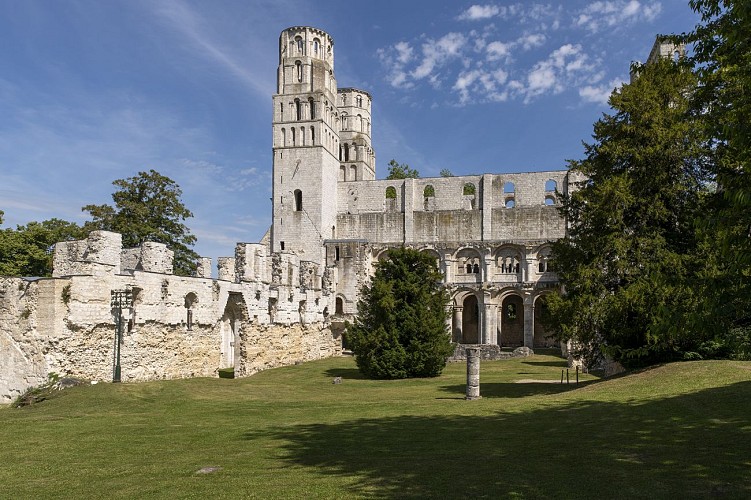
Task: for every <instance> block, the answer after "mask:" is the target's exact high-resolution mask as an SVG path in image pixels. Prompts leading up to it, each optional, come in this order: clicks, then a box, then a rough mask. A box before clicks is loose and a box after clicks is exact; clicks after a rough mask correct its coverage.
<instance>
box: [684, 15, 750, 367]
mask: <svg viewBox="0 0 751 500" xmlns="http://www.w3.org/2000/svg"><path fill="white" fill-rule="evenodd" d="M690 4H691V7H692V8H693V9H694V10H695V11H697V12H698V13H699V14H700V15H701V18H702V23H701V24H700V25H699V26H697V27H696V29H695V30H694V31H693V32H692V33H690V34H688V35H687V36H685V37H684V40H685V41H687V42H690V43H691V42H692V43H694V58H693V59H694V62H695V64H696V67H697V68H698V73H699V77H700V82H701V85H700V87H699V90H698V91H697V92H696V93H695V94H694V105H695V108H696V109H697V110H701V112H702V113H703V115H704V116H705V117H706V120H705V122H704V123H705V125H706V127H707V134H708V135H709V136H710V137H711V138H712V141H713V142H712V146H713V150H712V154H713V160H714V161H713V169H714V173H715V175H716V179H717V185H718V196H717V199H716V200H715V205H714V206H713V210H712V212H710V213H708V214H707V217H706V219H705V221H704V224H702V225H701V226H700V228H701V231H702V233H703V235H704V236H705V238H706V240H707V245H706V246H707V248H708V253H709V254H710V258H711V259H712V260H713V262H715V263H716V267H717V271H716V272H715V273H713V274H712V275H709V276H707V277H706V278H707V279H706V280H705V281H704V282H702V285H703V287H704V292H705V293H704V297H705V301H704V306H705V307H704V310H706V311H707V312H714V315H713V316H711V318H712V319H713V321H708V322H706V323H707V327H708V328H711V327H714V328H715V330H716V331H717V330H719V334H720V336H721V334H722V333H723V331H727V330H730V331H731V337H732V336H733V335H735V336H736V337H737V334H738V333H741V334H742V335H741V336H742V337H745V340H743V341H744V342H745V343H746V347H745V350H746V355H751V352H749V351H751V6H750V5H749V2H748V1H746V0H744V1H740V0H692V1H691V2H690ZM733 332H735V333H733ZM743 332H745V333H743ZM725 340H730V341H731V343H732V341H733V339H732V338H729V339H724V340H723V339H722V338H718V343H719V344H724V343H726V342H725Z"/></svg>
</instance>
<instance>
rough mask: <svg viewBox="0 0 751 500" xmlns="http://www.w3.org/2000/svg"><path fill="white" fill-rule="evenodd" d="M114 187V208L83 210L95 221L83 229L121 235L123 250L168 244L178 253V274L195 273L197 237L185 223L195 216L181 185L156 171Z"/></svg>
mask: <svg viewBox="0 0 751 500" xmlns="http://www.w3.org/2000/svg"><path fill="white" fill-rule="evenodd" d="M112 184H113V185H115V186H116V187H117V188H118V190H117V191H115V192H114V193H113V194H112V200H113V201H114V202H115V206H114V207H113V206H111V205H86V206H85V207H83V208H82V209H81V210H83V211H86V212H89V213H90V214H91V216H92V218H93V220H92V221H90V222H87V223H86V224H85V225H84V229H85V230H86V231H93V230H96V229H103V230H106V231H114V232H117V233H121V234H122V235H123V246H124V247H136V246H138V245H141V244H142V243H143V242H145V241H154V242H157V243H165V244H166V245H167V246H168V247H169V248H170V249H171V250H172V251H174V252H175V262H174V269H175V274H180V275H186V276H188V275H191V274H193V273H194V272H195V268H196V261H197V259H198V254H196V253H195V252H194V251H193V249H192V246H193V244H195V242H196V237H195V236H194V235H192V234H190V229H189V228H188V227H187V226H186V225H185V224H184V223H183V221H185V220H186V219H188V218H190V217H193V214H192V213H191V211H190V210H188V209H187V208H186V207H185V205H183V202H182V200H181V199H180V196H182V190H181V189H180V186H178V185H177V183H175V181H173V180H172V179H170V178H169V177H166V176H164V175H161V174H160V173H159V172H157V171H155V170H149V171H148V172H139V173H138V175H136V176H134V177H129V178H127V179H118V180H116V181H114V182H113V183H112Z"/></svg>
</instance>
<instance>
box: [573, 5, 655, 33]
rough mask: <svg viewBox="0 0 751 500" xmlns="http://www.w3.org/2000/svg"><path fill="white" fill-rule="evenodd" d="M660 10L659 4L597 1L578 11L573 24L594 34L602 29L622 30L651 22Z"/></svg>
mask: <svg viewBox="0 0 751 500" xmlns="http://www.w3.org/2000/svg"><path fill="white" fill-rule="evenodd" d="M661 10H662V5H661V4H660V3H659V2H644V3H642V2H639V0H612V1H597V2H593V3H591V4H589V5H587V6H586V7H585V8H583V9H582V10H581V11H579V12H578V14H577V15H576V17H575V19H574V24H575V25H576V26H579V27H582V28H584V29H586V30H587V31H589V32H591V33H596V32H598V31H601V30H603V29H618V28H622V27H624V26H628V25H630V24H633V23H635V22H638V21H652V20H654V19H655V18H656V17H657V16H658V15H659V13H660V11H661Z"/></svg>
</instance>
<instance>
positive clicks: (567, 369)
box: [566, 368, 569, 384]
mask: <svg viewBox="0 0 751 500" xmlns="http://www.w3.org/2000/svg"><path fill="white" fill-rule="evenodd" d="M568 383H569V382H568V368H566V384H568Z"/></svg>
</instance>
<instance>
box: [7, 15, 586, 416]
mask: <svg viewBox="0 0 751 500" xmlns="http://www.w3.org/2000/svg"><path fill="white" fill-rule="evenodd" d="M277 82H278V84H277V93H276V94H275V95H274V96H273V221H272V224H271V228H270V230H269V232H268V233H267V235H266V236H265V237H264V238H263V240H262V241H261V242H259V243H238V244H237V246H236V247H235V251H234V257H226V258H220V259H219V262H218V263H217V266H218V277H217V278H216V279H212V277H211V262H210V259H202V261H201V262H200V263H199V267H198V272H197V275H196V276H195V277H180V276H176V275H174V274H172V252H171V251H170V250H169V249H168V248H166V246H165V245H162V244H158V243H145V244H144V245H143V246H141V247H139V248H135V249H123V248H122V242H121V237H120V235H119V234H115V233H110V232H105V231H98V232H93V233H91V234H90V235H89V237H88V238H87V239H85V240H82V241H74V242H63V243H59V244H57V245H56V246H55V255H54V275H53V277H52V278H42V279H29V278H10V277H6V278H0V360H2V362H1V363H0V400H2V401H3V402H5V403H7V402H10V401H11V400H12V398H14V397H16V396H17V395H19V394H20V393H21V392H22V391H24V390H25V389H26V388H28V387H29V386H33V385H38V384H40V383H42V382H44V381H45V380H46V378H47V374H48V373H50V372H55V373H58V374H61V375H69V376H74V377H80V378H84V379H90V380H103V381H106V380H112V377H113V366H114V352H115V348H116V347H117V346H116V345H115V344H116V342H117V340H116V339H117V337H116V335H115V330H116V325H115V315H114V314H113V310H114V309H113V303H114V302H113V298H115V297H118V296H119V295H118V294H122V293H127V296H128V300H127V303H126V304H125V309H124V310H123V320H124V322H123V336H122V342H121V343H120V344H119V347H120V354H121V365H122V380H123V381H141V380H152V379H164V378H180V377H198V376H202V377H211V376H217V373H218V370H219V369H220V368H224V367H234V370H235V375H236V376H247V375H251V374H253V373H255V372H258V371H260V370H263V369H267V368H271V367H275V366H282V365H288V364H294V363H296V362H302V361H307V360H314V359H319V358H323V357H328V356H336V355H339V354H341V350H342V325H343V321H344V319H345V318H351V316H352V315H353V314H355V313H356V305H357V299H358V291H359V289H360V287H361V286H362V285H363V283H364V282H366V280H368V279H369V276H370V275H371V273H372V271H373V266H374V263H375V262H377V261H378V259H380V258H382V256H383V255H384V252H385V251H386V250H387V249H388V248H391V247H395V246H401V245H406V246H410V247H413V248H416V249H419V250H420V251H423V252H426V253H429V254H430V255H432V256H433V257H434V258H435V260H436V262H437V264H438V266H439V269H440V270H441V272H442V274H443V276H444V282H445V286H446V287H447V288H448V289H449V291H450V295H451V299H452V300H451V303H450V304H449V305H447V307H450V308H451V312H452V314H451V315H450V317H451V319H450V321H451V324H450V325H447V332H450V335H451V336H452V340H453V341H454V342H456V343H459V344H483V345H490V346H501V347H518V346H527V347H532V348H534V347H538V346H550V345H553V342H552V340H551V339H549V338H548V337H547V336H546V332H545V331H544V329H543V328H542V325H541V323H540V321H539V318H540V312H541V309H542V308H543V307H544V297H545V295H546V294H548V293H551V292H552V291H553V290H555V289H556V287H557V277H556V275H555V273H554V272H552V271H551V270H550V269H549V267H548V256H549V253H550V245H551V243H552V242H553V241H555V240H556V239H558V238H561V237H563V236H564V234H565V231H566V227H565V223H564V221H563V220H562V218H561V217H560V216H559V213H558V211H557V207H556V203H557V201H556V196H555V193H556V191H559V192H562V193H566V192H568V190H569V189H571V188H572V187H573V186H574V184H575V181H576V179H571V178H570V177H569V173H568V172H567V171H549V172H534V173H514V174H484V175H474V176H461V177H445V178H421V179H401V180H376V162H375V152H374V149H373V147H372V144H371V133H372V121H371V107H372V99H371V95H370V94H369V93H368V92H367V91H365V90H360V89H355V88H339V87H338V85H337V81H336V77H335V75H334V42H333V39H332V38H331V37H330V36H329V35H328V34H327V33H325V32H323V31H321V30H319V29H316V28H312V27H303V26H296V27H292V28H288V29H286V30H284V31H283V32H282V34H281V36H280V39H279V67H278V73H277ZM447 334H448V333H447Z"/></svg>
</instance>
